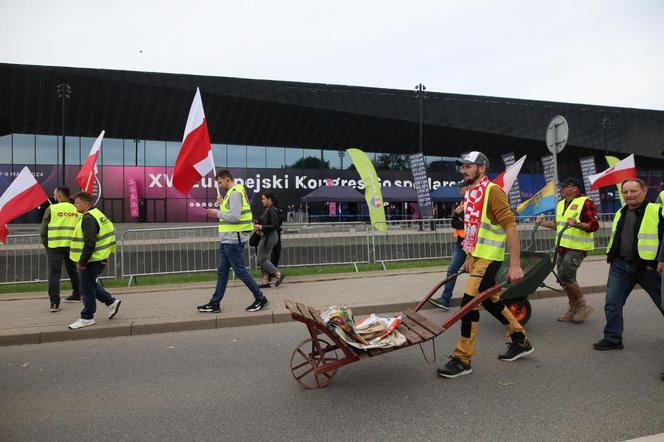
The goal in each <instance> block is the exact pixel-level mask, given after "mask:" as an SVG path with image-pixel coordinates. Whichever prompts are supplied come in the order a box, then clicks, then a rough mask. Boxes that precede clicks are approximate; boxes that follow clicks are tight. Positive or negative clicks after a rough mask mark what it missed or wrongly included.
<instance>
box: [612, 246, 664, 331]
mask: <svg viewBox="0 0 664 442" xmlns="http://www.w3.org/2000/svg"><path fill="white" fill-rule="evenodd" d="M637 283H638V284H639V285H640V286H641V287H642V288H643V289H644V290H645V291H646V292H648V295H650V298H651V299H652V300H653V302H654V303H655V305H656V306H657V308H658V309H659V311H660V312H661V313H662V315H664V310H663V309H662V294H661V292H660V290H661V276H660V274H659V273H657V271H656V270H654V269H644V270H640V271H638V272H637V270H636V266H635V265H633V264H628V263H627V262H626V261H625V260H624V259H622V258H620V257H618V258H616V259H614V260H613V262H611V267H610V269H609V279H608V281H607V283H606V303H605V304H604V314H605V316H606V327H604V339H606V340H607V341H609V342H612V343H614V344H618V343H622V334H623V328H624V326H623V306H624V305H625V302H626V301H627V297H628V296H629V294H630V293H631V292H632V289H633V288H634V286H635V285H636V284H637Z"/></svg>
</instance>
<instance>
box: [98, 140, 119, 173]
mask: <svg viewBox="0 0 664 442" xmlns="http://www.w3.org/2000/svg"><path fill="white" fill-rule="evenodd" d="M123 155H124V143H123V141H122V140H120V139H118V138H105V139H104V141H103V142H102V145H101V164H103V165H105V166H122V165H123V164H124V158H123Z"/></svg>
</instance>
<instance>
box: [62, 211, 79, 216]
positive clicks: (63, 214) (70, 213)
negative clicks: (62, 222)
mask: <svg viewBox="0 0 664 442" xmlns="http://www.w3.org/2000/svg"><path fill="white" fill-rule="evenodd" d="M58 216H68V217H77V216H78V212H58Z"/></svg>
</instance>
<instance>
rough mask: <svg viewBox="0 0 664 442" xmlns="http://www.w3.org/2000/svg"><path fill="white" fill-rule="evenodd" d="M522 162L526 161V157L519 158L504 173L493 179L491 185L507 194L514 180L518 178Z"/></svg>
mask: <svg viewBox="0 0 664 442" xmlns="http://www.w3.org/2000/svg"><path fill="white" fill-rule="evenodd" d="M524 161H526V155H524V156H522V157H521V158H519V160H518V161H517V162H515V163H514V164H512V165H511V166H510V167H508V168H507V169H506V170H505V172H503V173H501V174H500V175H498V176H497V177H495V178H494V179H493V181H492V182H493V184H496V185H498V186H500V187H501V189H503V192H505V193H509V192H510V189H511V188H512V185H513V184H514V181H516V178H517V177H518V176H519V172H520V171H521V166H523V162H524Z"/></svg>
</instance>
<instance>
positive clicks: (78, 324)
mask: <svg viewBox="0 0 664 442" xmlns="http://www.w3.org/2000/svg"><path fill="white" fill-rule="evenodd" d="M88 325H95V320H94V319H83V318H79V319H77V320H76V322H72V323H71V324H69V328H71V329H72V330H76V329H79V328H83V327H87V326H88Z"/></svg>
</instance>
